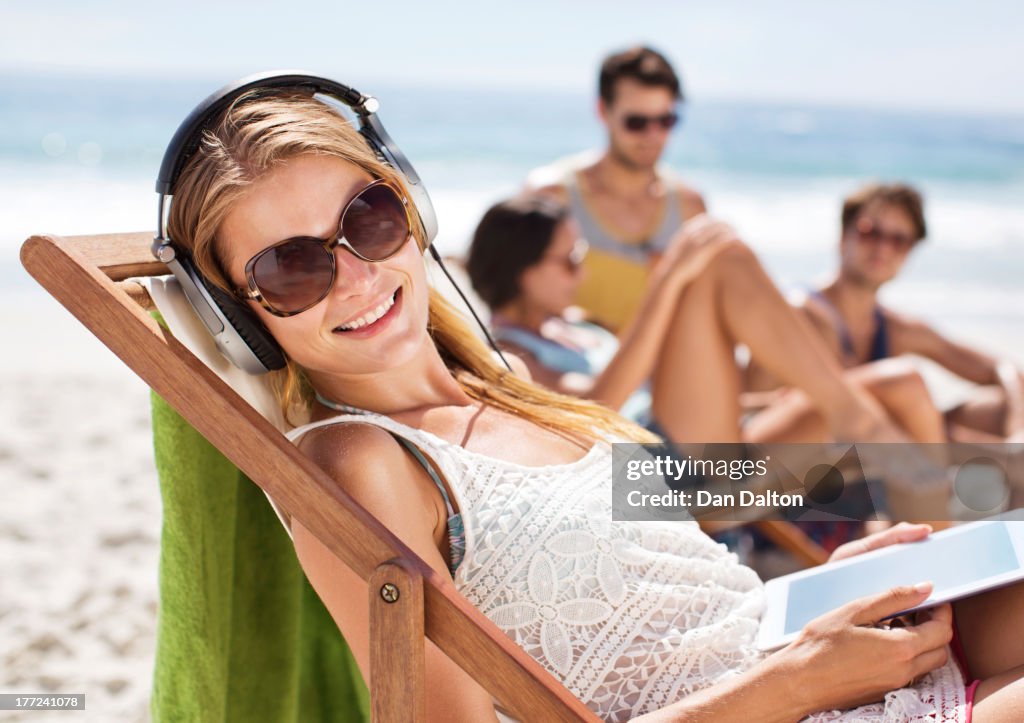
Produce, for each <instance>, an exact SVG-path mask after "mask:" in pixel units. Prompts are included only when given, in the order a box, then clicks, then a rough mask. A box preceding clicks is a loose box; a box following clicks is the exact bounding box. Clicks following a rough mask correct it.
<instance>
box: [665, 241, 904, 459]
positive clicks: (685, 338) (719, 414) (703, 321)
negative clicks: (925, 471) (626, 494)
mask: <svg viewBox="0 0 1024 723" xmlns="http://www.w3.org/2000/svg"><path fill="white" fill-rule="evenodd" d="M737 343H743V344H746V345H747V347H749V349H750V352H751V355H752V356H753V357H754V359H756V360H757V362H758V363H759V364H760V365H761V366H763V367H764V368H765V369H767V370H768V371H769V372H770V373H771V374H773V375H774V376H775V377H777V378H779V379H780V380H782V382H783V383H785V384H786V385H788V386H793V387H797V388H799V389H801V390H803V391H804V392H805V393H806V394H807V396H808V397H809V398H810V400H811V401H812V402H813V403H814V405H815V407H816V408H817V409H818V410H819V411H820V412H821V414H822V415H823V417H824V418H825V419H826V424H827V426H828V428H829V429H830V430H832V432H833V434H834V435H837V436H840V437H844V438H847V439H856V440H859V441H869V440H870V441H880V440H882V439H886V440H888V441H896V439H899V437H898V436H897V435H895V433H894V432H893V430H892V428H891V426H890V424H889V422H888V420H887V419H886V417H885V414H884V412H883V410H882V409H881V407H880V406H879V405H878V404H877V402H875V401H874V400H872V399H871V398H870V396H869V395H867V394H866V393H865V392H863V390H860V389H858V388H857V387H855V386H853V385H850V384H849V383H847V382H846V381H844V379H843V377H842V370H841V369H840V367H839V364H838V362H837V361H836V360H835V359H834V358H832V356H831V355H830V354H829V352H828V349H827V348H826V347H825V345H824V343H823V342H822V341H821V339H820V338H819V337H818V335H817V334H816V333H815V332H814V330H813V329H812V328H811V326H810V324H809V323H808V322H807V321H806V320H805V319H803V318H802V317H801V316H799V315H798V314H797V313H796V312H795V311H794V310H793V308H792V307H791V306H790V305H789V304H788V303H787V302H786V300H785V299H784V298H782V295H781V294H780V293H779V291H778V289H776V288H775V284H774V283H773V282H772V280H771V279H770V278H769V277H768V275H767V273H765V271H764V269H763V268H762V267H761V264H760V262H759V261H758V260H757V257H756V256H755V255H754V253H753V252H752V251H751V250H750V249H749V248H748V247H747V246H746V245H744V244H742V243H740V242H738V241H737V242H728V247H727V248H725V249H723V250H722V251H720V252H719V253H717V254H716V256H715V257H714V259H713V260H712V261H711V262H710V263H709V265H708V267H707V268H706V269H705V270H704V272H703V273H702V274H701V275H700V277H699V278H697V279H696V280H694V281H693V282H691V283H690V285H689V286H688V287H687V288H686V289H685V290H684V292H683V293H682V294H681V296H680V300H679V303H678V307H677V313H676V315H675V318H674V319H673V322H672V325H671V327H670V329H669V332H668V335H667V337H666V338H665V341H664V344H663V346H662V349H661V354H660V357H659V359H658V362H657V364H656V366H655V370H654V375H653V380H652V384H653V390H652V391H653V396H654V414H655V418H656V419H657V420H658V422H659V424H661V425H662V426H663V428H664V429H665V430H666V431H667V432H668V433H669V435H670V436H671V437H672V439H674V440H676V441H687V442H693V441H705V442H707V441H716V442H727V441H737V440H738V439H739V424H738V418H739V393H740V379H739V373H738V371H737V369H736V362H735V358H734V351H733V350H734V348H735V345H736V344H737Z"/></svg>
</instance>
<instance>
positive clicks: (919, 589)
mask: <svg viewBox="0 0 1024 723" xmlns="http://www.w3.org/2000/svg"><path fill="white" fill-rule="evenodd" d="M930 593H931V585H930V584H923V585H920V586H914V587H899V588H893V589H892V590H889V591H887V592H884V593H881V594H879V595H874V596H871V597H867V598H862V599H860V600H855V601H853V602H851V603H849V604H847V605H844V606H843V607H841V608H839V609H837V610H833V611H832V612H830V613H827V614H825V615H822V616H821V617H819V618H816V619H815V620H812V621H811V622H810V623H808V625H807V627H806V628H804V630H803V631H802V632H801V634H800V637H799V638H798V639H797V640H796V641H795V642H793V643H791V644H790V645H788V646H786V647H785V648H783V649H782V650H780V651H779V652H777V653H775V654H773V655H771V656H769V657H768V658H766V659H765V660H764V661H762V662H761V663H760V664H759V665H756V666H754V667H753V668H751V669H749V670H747V671H745V672H744V673H742V674H740V675H737V676H735V677H732V678H729V679H728V680H726V681H723V682H722V683H719V684H717V685H714V686H711V687H710V688H706V689H704V690H701V691H699V692H697V693H693V694H692V695H689V696H687V697H686V698H684V699H683V700H681V701H679V702H678V703H675V704H673V705H671V706H667V707H665V708H663V709H661V710H659V711H655V712H653V713H649V714H647V715H643V716H640V717H639V718H635V719H634V720H635V721H637V723H669V722H670V721H672V722H678V721H686V723H692V722H697V721H715V723H729V722H730V721H736V723H747V722H748V721H751V720H756V721H766V722H769V721H779V722H782V721H797V720H800V719H801V718H803V717H805V716H807V715H810V714H811V713H814V712H817V711H822V710H832V709H836V708H838V709H843V708H852V707H855V706H858V705H863V704H866V703H870V702H872V701H878V700H881V699H882V697H883V696H884V694H885V693H886V692H888V691H890V690H895V689H897V688H902V687H904V686H907V685H909V684H910V682H911V681H912V680H914V679H915V678H917V677H918V676H920V675H923V674H925V673H927V672H929V671H931V670H934V669H935V668H937V667H939V666H940V665H942V664H944V663H945V662H946V658H947V656H948V653H947V649H946V645H947V644H948V643H949V641H950V639H951V638H952V636H953V632H952V621H953V618H952V611H951V609H950V607H949V605H943V606H940V607H938V608H934V609H933V610H932V611H930V614H928V615H926V616H925V619H924V621H923V622H921V623H920V624H918V625H914V626H911V627H902V628H891V629H885V628H876V627H873V626H874V624H875V623H876V622H877V621H879V620H882V619H885V618H887V617H890V616H892V615H895V614H896V613H898V612H900V611H902V610H906V609H907V608H911V607H913V606H914V605H917V604H919V603H920V602H922V601H923V600H925V599H926V598H927V597H928V595H929V594H930Z"/></svg>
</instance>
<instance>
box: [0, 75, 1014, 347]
mask: <svg viewBox="0 0 1024 723" xmlns="http://www.w3.org/2000/svg"><path fill="white" fill-rule="evenodd" d="M219 82H220V81H219V80H218V79H212V80H209V81H206V82H203V81H197V80H188V81H185V80H167V79H161V80H155V81H141V80H128V79H118V78H95V77H81V78H73V77H46V78H42V77H12V76H6V77H5V76H0V129H2V133H0V199H3V200H2V202H0V203H2V206H3V213H2V214H0V282H2V283H3V284H4V285H5V287H6V288H10V287H11V286H12V285H13V286H16V287H17V286H21V285H23V284H30V283H31V282H30V281H28V280H27V279H25V277H24V275H23V274H21V273H20V270H18V269H17V261H16V257H15V250H16V248H17V246H18V245H19V244H20V242H21V240H23V239H24V238H25V236H27V235H28V234H30V233H32V232H38V231H52V232H57V233H63V234H71V233H92V232H100V231H113V230H146V229H149V228H151V227H152V225H153V223H154V219H155V201H156V196H155V193H154V192H153V181H154V180H155V176H156V170H157V167H158V165H159V162H160V158H161V156H162V153H163V148H164V146H165V144H166V142H167V140H168V139H169V138H170V136H171V134H172V133H173V131H174V129H175V127H176V126H177V123H178V122H179V121H180V119H181V118H183V117H184V116H185V114H186V113H187V112H188V111H189V110H190V109H191V108H192V106H193V105H194V104H195V103H196V102H197V101H198V100H199V99H201V98H202V97H204V96H205V95H206V94H207V93H208V92H209V91H210V90H211V89H213V88H215V87H217V85H218V83H219ZM361 90H364V91H365V92H372V93H373V94H374V95H376V96H377V97H378V98H380V99H381V102H382V111H381V115H382V117H383V119H384V120H385V122H386V124H387V126H388V128H389V130H390V131H391V133H392V135H393V136H394V137H395V138H396V139H397V140H398V141H399V142H400V144H401V145H402V147H403V148H404V149H405V151H406V152H407V154H408V155H409V156H410V157H411V158H412V159H413V161H414V162H415V164H416V166H417V168H418V170H419V171H420V174H421V176H422V177H423V178H424V180H425V182H426V184H427V187H428V188H429V189H430V191H431V193H432V195H433V197H434V199H435V203H436V205H437V207H438V211H439V216H440V224H441V235H440V237H439V244H440V246H441V247H442V249H443V250H444V251H445V252H448V253H457V252H459V251H460V250H461V249H463V248H464V247H465V244H466V243H467V240H468V237H469V234H470V233H471V231H472V228H473V226H474V224H475V223H476V221H477V219H478V218H479V216H480V214H481V213H482V212H483V210H484V209H485V208H486V206H487V205H488V204H489V203H491V202H493V201H495V200H497V199H499V198H500V197H502V196H504V195H507V194H510V193H512V192H514V191H515V190H517V189H518V188H519V187H520V186H521V184H522V181H523V179H524V178H525V176H526V174H527V173H528V172H529V171H530V169H532V168H534V167H536V166H538V165H542V164H545V163H548V162H550V161H551V160H553V159H555V158H558V157H560V156H564V155H567V154H571V153H575V152H578V151H580V150H583V149H586V148H589V147H599V146H600V145H601V142H602V137H603V136H602V129H601V127H600V125H599V123H598V122H597V120H596V118H595V116H594V113H593V108H594V102H593V99H592V98H590V97H588V96H585V95H581V94H572V93H555V92H525V91H498V90H493V91H480V90H458V89H451V88H442V87H437V88H429V87H422V86H420V87H402V86H400V85H391V86H380V87H368V88H361ZM683 113H684V121H683V124H682V126H681V127H680V129H679V130H678V131H677V132H676V135H675V137H674V138H673V140H672V142H671V145H670V147H669V150H668V153H667V158H666V160H667V162H668V163H669V164H670V165H672V166H673V167H674V168H675V169H676V170H677V171H678V172H679V174H680V175H682V176H683V177H684V178H686V179H687V180H688V181H689V182H690V183H691V184H692V185H694V186H695V187H697V188H698V189H700V190H701V191H702V192H703V193H704V194H705V197H706V198H707V200H708V205H709V207H710V209H711V211H712V212H713V213H714V214H715V215H718V216H721V217H723V218H725V219H726V220H728V221H730V222H732V223H733V224H734V225H735V226H736V227H737V228H738V229H739V231H740V232H741V234H742V235H743V236H744V237H745V238H746V239H747V240H748V241H749V242H750V243H751V244H752V245H753V246H754V248H755V249H756V250H757V251H758V252H759V253H760V254H761V256H762V258H763V259H764V260H765V263H766V265H767V266H768V268H769V270H770V271H771V272H772V274H773V275H774V276H775V278H776V279H777V280H778V281H779V283H780V284H782V285H796V284H800V283H806V282H808V281H810V280H811V279H812V278H814V277H815V275H818V274H821V273H823V272H827V271H828V270H829V269H830V268H831V266H832V263H833V260H834V252H835V248H834V247H835V242H836V239H837V235H838V220H837V219H838V211H839V207H840V202H841V198H842V196H843V194H844V193H847V192H849V191H850V190H852V189H854V188H855V187H856V186H857V185H858V184H860V183H861V182H864V181H866V180H871V179H901V180H906V181H909V182H912V183H914V184H916V185H918V186H919V187H921V188H922V189H923V190H924V191H925V193H926V195H927V199H928V209H927V213H928V220H929V224H930V228H931V230H932V233H931V234H930V238H929V241H928V243H926V244H925V245H923V246H922V247H921V248H920V249H919V250H918V251H916V252H915V254H914V258H912V259H911V262H910V264H909V268H908V270H907V272H906V275H905V276H906V278H905V279H901V280H900V281H899V282H898V283H897V284H894V285H892V288H891V289H887V290H886V293H887V298H891V299H893V300H895V301H896V302H898V303H900V304H902V305H904V306H906V307H908V308H909V309H910V310H911V311H912V312H914V311H916V312H918V313H921V314H923V315H925V316H928V317H930V318H937V319H939V318H954V323H955V320H956V318H959V319H961V320H965V321H971V320H974V321H978V320H985V321H988V322H992V321H998V322H999V323H1003V322H1006V323H1009V324H1012V325H1014V326H1015V327H1017V328H1019V327H1020V325H1021V322H1022V321H1024V289H1022V286H1021V284H1020V281H1019V280H1020V278H1021V274H1022V273H1024V204H1022V201H1024V117H1021V116H983V115H977V114H972V113H970V112H969V109H967V112H965V113H963V114H960V115H953V114H929V113H924V112H908V111H888V110H879V109H866V108H835V107H832V108H829V107H813V106H807V105H805V106H799V105H788V104H781V103H775V104H771V103H765V102H740V101H730V102H725V101H711V100H702V99H699V98H698V99H695V100H693V101H691V102H690V103H688V104H687V106H686V107H685V108H684V111H683Z"/></svg>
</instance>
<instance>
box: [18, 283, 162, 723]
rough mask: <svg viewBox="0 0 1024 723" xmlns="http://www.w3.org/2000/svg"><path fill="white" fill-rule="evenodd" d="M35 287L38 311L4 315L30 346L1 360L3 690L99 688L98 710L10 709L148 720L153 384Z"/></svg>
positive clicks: (92, 703)
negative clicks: (150, 401) (149, 387)
mask: <svg viewBox="0 0 1024 723" xmlns="http://www.w3.org/2000/svg"><path fill="white" fill-rule="evenodd" d="M24 301H25V303H27V304H29V305H30V306H29V308H31V309H32V312H31V314H29V315H25V314H22V313H14V312H13V310H11V307H9V306H5V308H6V309H8V310H7V311H5V312H4V313H3V314H2V315H0V324H2V325H3V327H4V329H5V330H6V331H7V332H8V333H7V335H6V339H7V342H8V343H9V344H10V346H8V347H7V348H8V349H12V348H13V349H20V350H23V351H24V352H25V353H24V355H23V356H20V357H18V358H5V359H4V360H3V361H2V362H0V409H3V411H4V413H3V415H0V480H2V489H3V500H4V504H3V505H0V565H2V569H3V571H4V575H3V579H4V584H3V586H2V588H0V640H2V641H3V644H2V646H0V690H2V691H4V692H11V693H85V695H86V710H85V711H84V712H82V711H75V712H70V711H65V712H55V711H54V712H40V711H31V712H29V711H25V712H21V713H19V712H0V720H3V721H8V720H10V721H51V720H53V721H57V720H75V721H97V722H99V721H104V722H106V721H114V720H116V721H144V720H148V718H149V716H148V705H149V691H150V689H151V678H152V662H153V651H154V627H155V621H156V613H157V558H158V541H159V535H160V497H159V488H158V486H157V478H156V471H155V469H154V467H153V454H152V441H151V435H150V425H149V395H148V388H147V387H146V386H145V384H143V382H142V381H141V380H139V379H138V378H137V377H135V375H134V374H132V373H131V372H130V371H129V370H128V369H127V368H125V367H123V366H122V365H121V364H120V363H119V362H118V361H117V360H116V358H115V357H114V356H113V354H111V353H110V352H109V351H107V350H106V349H105V348H104V347H102V346H101V345H100V343H99V342H98V341H96V340H95V339H94V338H92V337H91V336H90V335H89V334H88V332H86V331H85V330H84V328H82V327H80V326H79V325H78V323H77V322H76V321H75V320H74V319H73V318H72V317H71V316H70V314H68V313H66V312H65V311H63V310H62V309H60V308H58V307H57V306H56V304H55V303H54V302H52V301H49V300H47V299H45V298H42V297H41V296H40V297H39V298H37V297H36V295H29V296H27V297H26V298H25V299H24ZM20 308H22V309H23V308H25V307H24V306H22V307H20ZM43 330H45V334H44V333H43ZM44 340H46V341H44ZM72 360H73V361H72ZM69 362H70V363H69Z"/></svg>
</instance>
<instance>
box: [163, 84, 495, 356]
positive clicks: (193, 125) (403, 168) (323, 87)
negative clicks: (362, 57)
mask: <svg viewBox="0 0 1024 723" xmlns="http://www.w3.org/2000/svg"><path fill="white" fill-rule="evenodd" d="M264 88H266V89H279V88H287V89H289V90H296V91H300V92H306V93H309V95H310V96H325V97H326V98H329V99H333V100H336V101H338V102H339V103H341V104H342V105H344V106H347V107H348V108H350V109H351V110H352V111H353V112H354V113H355V116H356V119H357V121H358V124H359V127H358V130H359V133H360V134H361V135H362V136H363V138H364V139H365V140H366V143H367V145H368V146H369V147H370V149H371V150H372V151H373V152H374V153H376V154H377V157H378V158H380V160H382V161H383V162H384V163H387V164H388V165H389V166H391V167H392V168H394V169H395V170H397V171H398V172H400V173H401V174H402V175H403V176H404V177H405V180H406V183H407V185H408V189H409V195H410V196H411V197H412V201H413V206H414V208H415V209H416V212H417V213H418V214H419V220H420V223H421V224H422V225H423V229H424V231H425V232H426V244H427V246H428V247H429V248H430V250H431V253H432V255H433V256H434V258H435V259H437V260H438V261H440V258H439V256H438V253H437V251H436V250H435V249H434V248H433V246H432V245H431V242H432V241H433V240H434V237H435V236H436V235H437V216H436V215H435V214H434V206H433V204H431V202H430V196H428V195H427V191H426V189H425V188H423V184H422V183H421V182H420V177H419V175H417V173H416V170H415V169H414V168H413V167H412V164H411V163H409V160H408V159H407V158H406V157H405V154H403V153H402V151H401V150H400V149H399V148H398V146H397V145H395V143H394V141H392V140H391V137H390V136H389V135H388V133H387V131H385V130H384V126H383V125H382V124H381V122H380V119H379V118H378V117H377V109H378V108H379V107H380V104H379V103H378V102H377V99H376V98H373V97H371V96H368V95H363V94H362V93H360V92H359V91H358V90H356V89H354V88H349V87H348V86H347V85H342V84H341V83H337V82H335V81H333V80H329V79H327V78H321V77H318V76H314V75H307V74H305V73H301V72H297V71H275V72H270V73H259V74H257V75H250V76H248V77H245V78H242V79H241V80H239V81H236V82H234V83H230V84H229V85H226V86H224V87H223V88H221V89H220V90H218V91H217V92H216V93H214V94H212V95H210V96H209V97H208V98H206V99H205V100H204V101H203V102H202V103H200V104H199V105H198V106H196V107H195V109H194V110H193V111H192V112H191V113H189V115H188V117H187V118H186V119H185V120H184V121H183V122H182V123H181V125H180V126H178V130H177V131H175V133H174V137H173V138H171V142H170V145H168V146H167V150H166V151H165V152H164V158H163V162H162V163H161V164H160V175H159V176H158V177H157V181H156V192H157V193H158V194H159V206H158V209H157V231H156V236H155V237H154V239H153V255H154V256H156V258H157V259H159V260H160V261H162V262H163V263H165V264H166V265H167V267H168V268H169V269H170V270H171V272H172V273H173V274H174V276H175V278H177V280H178V283H179V284H181V288H182V291H184V293H185V296H186V298H187V299H188V300H189V303H190V304H192V308H193V309H195V311H196V314H197V315H198V316H199V318H200V319H201V320H202V322H203V324H204V325H205V326H206V328H207V329H208V330H209V331H210V334H211V335H212V336H213V338H214V341H215V342H216V344H217V348H218V349H220V351H221V353H222V354H224V356H226V357H227V358H228V359H229V360H230V361H231V362H232V363H233V364H234V365H235V366H237V367H239V368H241V369H243V370H245V371H247V372H249V373H250V374H263V373H266V372H269V371H273V370H275V369H281V368H282V367H284V365H285V356H284V353H283V352H282V351H281V348H280V347H279V346H278V344H277V342H276V341H275V340H274V338H273V337H272V336H271V335H270V333H269V332H268V331H267V330H266V328H265V327H264V326H263V324H262V323H260V321H259V320H258V319H257V318H256V315H255V314H254V313H253V312H252V311H251V310H250V309H249V307H248V306H247V305H246V304H245V303H244V302H242V301H240V300H239V299H236V298H235V297H234V296H232V295H231V294H229V293H227V292H225V291H224V290H223V289H221V288H219V287H218V286H217V285H216V284H214V283H213V282H211V281H209V280H208V279H206V278H205V277H204V276H203V275H202V274H201V273H199V270H198V269H197V268H196V267H195V264H194V263H193V262H192V258H191V256H190V254H189V253H188V251H187V250H186V249H184V248H182V247H180V246H178V245H176V244H175V243H174V241H173V240H172V239H170V238H168V236H167V228H166V225H165V218H166V210H167V202H168V200H169V199H170V198H171V197H172V196H173V195H174V184H175V183H176V182H177V181H178V177H179V176H180V175H181V171H182V169H183V168H184V167H185V164H186V163H188V160H189V159H190V158H191V157H192V155H193V154H194V153H195V152H196V150H198V148H199V144H200V143H201V142H202V134H203V131H204V130H205V129H206V128H207V127H208V126H209V125H210V123H212V122H214V121H216V120H217V119H218V118H219V117H220V115H221V114H222V113H223V112H224V111H225V110H226V109H227V108H228V107H229V106H230V105H231V104H232V103H233V102H234V101H235V100H237V99H238V98H239V97H240V96H242V95H243V94H245V93H247V92H249V91H251V90H256V89H264ZM328 105H330V104H329V103H328ZM442 268H443V266H442ZM445 273H446V274H447V269H445ZM459 293H460V294H461V293H462V292H461V290H459ZM463 298H465V297H463ZM474 316H475V313H474ZM478 321H479V319H478Z"/></svg>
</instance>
